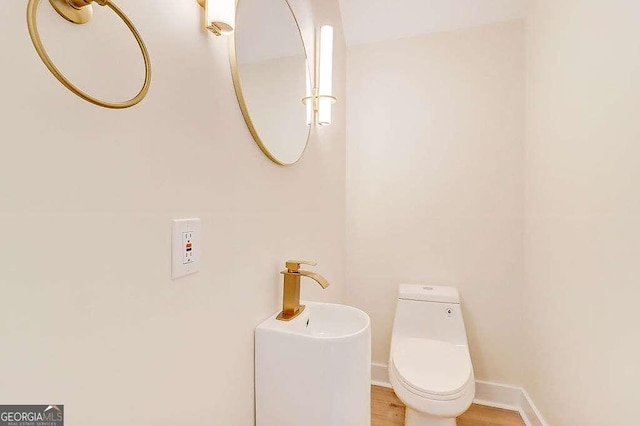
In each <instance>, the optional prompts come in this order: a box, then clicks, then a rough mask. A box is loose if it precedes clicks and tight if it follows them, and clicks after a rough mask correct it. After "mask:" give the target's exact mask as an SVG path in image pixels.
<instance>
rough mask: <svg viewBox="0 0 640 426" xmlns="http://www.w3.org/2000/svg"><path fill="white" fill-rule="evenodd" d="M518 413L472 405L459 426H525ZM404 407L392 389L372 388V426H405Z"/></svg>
mask: <svg viewBox="0 0 640 426" xmlns="http://www.w3.org/2000/svg"><path fill="white" fill-rule="evenodd" d="M524 424H525V423H524V422H523V421H522V418H521V417H520V414H519V413H517V412H516V411H508V410H501V409H499V408H491V407H485V406H482V405H475V404H474V405H472V406H471V408H469V410H468V411H467V412H466V413H464V414H463V415H462V416H460V417H458V426H524ZM403 425H404V405H403V404H402V402H400V400H399V399H398V397H396V394H395V393H393V390H392V389H387V388H383V387H380V386H372V387H371V426H403Z"/></svg>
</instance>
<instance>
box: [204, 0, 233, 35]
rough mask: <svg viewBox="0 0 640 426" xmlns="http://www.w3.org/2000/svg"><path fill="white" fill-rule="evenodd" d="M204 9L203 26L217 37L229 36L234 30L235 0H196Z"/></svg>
mask: <svg viewBox="0 0 640 426" xmlns="http://www.w3.org/2000/svg"><path fill="white" fill-rule="evenodd" d="M197 2H198V4H199V5H200V6H202V8H204V19H205V21H204V26H205V28H206V29H208V30H209V31H211V32H212V33H214V34H215V35H217V36H221V35H229V34H231V33H233V31H234V30H235V28H236V0H197Z"/></svg>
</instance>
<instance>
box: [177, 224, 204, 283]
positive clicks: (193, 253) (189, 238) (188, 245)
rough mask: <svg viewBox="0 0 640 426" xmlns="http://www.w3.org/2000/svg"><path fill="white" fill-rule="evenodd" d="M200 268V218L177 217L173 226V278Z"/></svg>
mask: <svg viewBox="0 0 640 426" xmlns="http://www.w3.org/2000/svg"><path fill="white" fill-rule="evenodd" d="M199 270H200V219H176V220H173V221H172V226H171V278H173V279H176V278H180V277H184V276H185V275H189V274H193V273H195V272H198V271H199Z"/></svg>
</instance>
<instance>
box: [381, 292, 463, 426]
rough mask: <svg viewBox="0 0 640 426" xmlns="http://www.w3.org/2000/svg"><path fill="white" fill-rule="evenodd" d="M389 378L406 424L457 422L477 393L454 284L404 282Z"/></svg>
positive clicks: (449, 425) (425, 425) (427, 425)
mask: <svg viewBox="0 0 640 426" xmlns="http://www.w3.org/2000/svg"><path fill="white" fill-rule="evenodd" d="M389 380H390V382H391V386H393V390H394V391H395V393H396V395H397V396H398V398H400V400H401V401H402V402H403V403H404V404H405V406H406V409H405V423H404V424H405V426H455V425H456V417H458V416H459V415H461V414H462V413H464V412H465V411H466V410H467V409H468V408H469V406H470V405H471V402H472V401H473V398H474V395H475V381H474V376H473V365H472V364H471V357H470V356H469V346H468V343H467V333H466V331H465V327H464V320H463V318H462V311H461V310H460V297H459V295H458V290H457V289H456V288H455V287H441V286H429V285H408V284H400V289H399V295H398V302H397V305H396V315H395V319H394V322H393V333H392V337H391V352H390V356H389Z"/></svg>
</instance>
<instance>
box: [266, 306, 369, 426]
mask: <svg viewBox="0 0 640 426" xmlns="http://www.w3.org/2000/svg"><path fill="white" fill-rule="evenodd" d="M305 304H306V309H305V310H304V312H302V313H301V314H300V315H299V316H298V317H296V318H294V319H293V320H291V321H288V322H285V321H278V320H277V319H276V317H277V315H278V313H276V314H275V315H273V316H272V317H271V318H269V319H267V320H266V321H264V322H263V323H262V324H260V325H259V326H258V327H257V328H256V336H255V337H256V342H255V344H256V360H255V362H256V366H255V368H256V371H255V373H256V426H370V425H371V325H370V321H369V317H368V316H367V314H365V313H364V312H362V311H361V310H359V309H356V308H353V307H350V306H344V305H334V304H329V303H313V302H308V303H305Z"/></svg>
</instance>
